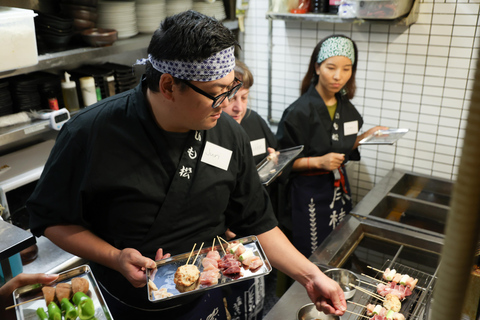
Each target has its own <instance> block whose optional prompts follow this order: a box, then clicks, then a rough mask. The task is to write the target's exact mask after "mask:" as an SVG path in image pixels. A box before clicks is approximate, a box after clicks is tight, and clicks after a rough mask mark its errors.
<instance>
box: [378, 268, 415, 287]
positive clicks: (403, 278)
mask: <svg viewBox="0 0 480 320" xmlns="http://www.w3.org/2000/svg"><path fill="white" fill-rule="evenodd" d="M383 279H385V280H387V281H392V282H395V284H401V285H403V286H407V287H409V288H410V290H413V289H415V286H416V285H417V282H418V279H415V278H413V277H410V276H409V275H408V274H401V273H397V271H396V270H395V269H391V270H390V269H389V268H386V269H385V271H384V272H383Z"/></svg>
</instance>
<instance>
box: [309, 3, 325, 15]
mask: <svg viewBox="0 0 480 320" xmlns="http://www.w3.org/2000/svg"><path fill="white" fill-rule="evenodd" d="M328 6H329V2H328V0H312V2H311V3H310V12H312V13H327V12H328V9H329V7H328Z"/></svg>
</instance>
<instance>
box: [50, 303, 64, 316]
mask: <svg viewBox="0 0 480 320" xmlns="http://www.w3.org/2000/svg"><path fill="white" fill-rule="evenodd" d="M48 320H62V310H60V308H59V307H58V306H57V304H56V303H55V302H50V303H49V304H48Z"/></svg>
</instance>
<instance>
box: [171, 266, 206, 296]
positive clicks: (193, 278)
mask: <svg viewBox="0 0 480 320" xmlns="http://www.w3.org/2000/svg"><path fill="white" fill-rule="evenodd" d="M199 276H200V271H199V270H198V268H197V266H195V265H193V264H185V265H183V266H180V267H178V269H177V271H176V272H175V275H174V278H173V282H174V283H175V285H176V286H175V287H176V288H177V290H178V291H180V292H187V291H192V290H194V289H196V288H197V285H198V278H199Z"/></svg>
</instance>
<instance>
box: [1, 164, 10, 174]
mask: <svg viewBox="0 0 480 320" xmlns="http://www.w3.org/2000/svg"><path fill="white" fill-rule="evenodd" d="M8 170H10V166H9V165H8V164H4V165H3V166H1V167H0V174H2V173H5V172H7V171H8Z"/></svg>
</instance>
